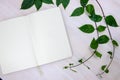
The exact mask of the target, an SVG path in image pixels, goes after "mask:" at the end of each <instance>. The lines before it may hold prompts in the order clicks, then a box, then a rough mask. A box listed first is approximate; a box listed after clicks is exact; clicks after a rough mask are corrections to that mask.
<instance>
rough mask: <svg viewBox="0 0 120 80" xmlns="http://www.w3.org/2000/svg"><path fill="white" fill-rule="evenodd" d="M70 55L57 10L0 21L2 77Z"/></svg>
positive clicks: (60, 16) (64, 30)
mask: <svg viewBox="0 0 120 80" xmlns="http://www.w3.org/2000/svg"><path fill="white" fill-rule="evenodd" d="M71 56H72V52H71V48H70V44H69V40H68V37H67V33H66V29H65V26H64V22H63V19H62V15H61V12H60V10H59V8H52V9H48V10H45V11H40V12H36V13H33V14H30V15H27V16H23V17H18V18H14V19H10V20H7V21H2V22H0V65H1V68H2V72H3V74H7V73H11V72H15V71H20V70H24V69H28V68H31V67H35V66H39V65H43V64H46V63H50V62H53V61H57V60H61V59H65V58H68V57H71Z"/></svg>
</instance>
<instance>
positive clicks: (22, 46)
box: [0, 16, 36, 74]
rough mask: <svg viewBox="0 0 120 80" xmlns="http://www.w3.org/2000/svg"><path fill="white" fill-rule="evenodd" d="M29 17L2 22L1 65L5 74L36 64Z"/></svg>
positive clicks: (0, 28)
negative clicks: (29, 30)
mask: <svg viewBox="0 0 120 80" xmlns="http://www.w3.org/2000/svg"><path fill="white" fill-rule="evenodd" d="M28 21H29V20H28V18H27V17H25V16H24V17H19V18H15V19H10V20H7V21H3V22H0V65H1V68H2V72H3V74H6V73H11V72H15V71H20V70H23V69H27V68H31V67H34V66H36V64H35V61H34V56H33V51H32V41H31V40H30V36H29V33H28V28H29V22H28Z"/></svg>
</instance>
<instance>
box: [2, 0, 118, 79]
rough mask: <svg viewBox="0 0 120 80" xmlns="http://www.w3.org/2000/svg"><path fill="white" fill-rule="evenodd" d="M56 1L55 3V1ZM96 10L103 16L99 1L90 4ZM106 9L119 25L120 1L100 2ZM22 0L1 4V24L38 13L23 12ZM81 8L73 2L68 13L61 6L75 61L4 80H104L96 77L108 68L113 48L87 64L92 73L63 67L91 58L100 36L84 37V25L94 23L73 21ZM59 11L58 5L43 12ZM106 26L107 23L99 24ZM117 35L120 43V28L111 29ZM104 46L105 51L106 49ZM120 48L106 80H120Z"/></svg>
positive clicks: (27, 71)
mask: <svg viewBox="0 0 120 80" xmlns="http://www.w3.org/2000/svg"><path fill="white" fill-rule="evenodd" d="M54 1H55V0H54ZM90 2H91V3H93V4H94V5H95V6H96V12H97V13H98V14H101V12H100V9H99V7H98V6H97V4H96V2H95V0H90ZM99 2H100V3H101V5H102V7H103V8H104V11H105V14H107V15H109V14H112V15H113V16H114V17H115V18H116V19H117V22H118V24H120V16H119V14H120V10H119V8H120V1H119V0H99ZM21 3H22V0H0V21H2V20H7V19H9V18H14V17H18V16H23V15H27V14H30V13H33V12H35V11H36V9H35V7H32V8H31V9H29V10H20V6H21ZM78 6H79V0H71V2H70V5H69V6H68V7H67V9H66V10H64V9H63V7H62V6H60V8H61V11H62V14H63V18H64V22H65V24H66V27H67V30H68V34H69V37H70V41H71V45H72V48H73V57H72V58H71V59H66V60H61V61H58V62H54V63H50V64H47V65H43V66H41V67H40V69H41V71H39V70H38V68H31V69H27V70H24V71H19V72H16V73H11V74H7V75H2V74H1V75H0V76H1V77H2V78H3V79H4V80H100V79H99V78H98V77H97V76H96V74H97V73H99V72H100V66H101V65H102V64H106V63H107V62H108V61H109V60H108V59H109V56H108V55H107V54H106V53H105V52H106V51H107V50H109V49H111V47H110V45H102V46H101V47H100V49H99V50H100V51H101V52H102V53H103V58H102V59H98V58H96V57H93V58H92V59H91V60H90V61H89V62H87V63H86V64H87V65H88V66H90V67H91V70H88V69H87V68H86V67H85V66H84V65H81V66H79V67H77V68H75V69H76V70H77V71H78V72H77V73H74V72H71V71H70V70H64V69H63V66H65V65H67V64H68V63H70V62H73V63H77V60H78V59H80V58H87V57H88V56H90V54H91V53H90V50H89V45H88V44H89V43H90V39H92V38H93V36H96V33H93V34H91V35H88V34H84V33H82V32H81V31H79V30H78V27H79V26H80V25H83V24H84V23H91V24H93V22H91V21H89V20H88V18H87V17H86V16H85V15H83V16H81V17H74V18H72V17H69V16H70V14H71V13H72V11H73V10H74V9H75V8H76V7H78ZM52 7H56V6H54V5H46V4H45V5H43V7H42V8H41V10H45V9H48V8H52ZM99 24H104V23H99ZM110 29H111V32H112V33H113V37H114V39H116V40H117V41H118V42H119V43H120V37H119V35H120V28H116V29H114V28H110ZM103 46H104V47H103ZM119 51H120V48H117V49H116V54H115V59H114V61H113V64H112V66H111V67H110V73H109V74H105V75H104V77H103V79H102V80H120V76H119V75H120V70H119V67H120V52H119Z"/></svg>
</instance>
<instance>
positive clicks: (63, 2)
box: [62, 0, 70, 9]
mask: <svg viewBox="0 0 120 80" xmlns="http://www.w3.org/2000/svg"><path fill="white" fill-rule="evenodd" d="M69 3H70V0H63V1H62V5H63V7H64V9H66V7H67V6H68V4H69Z"/></svg>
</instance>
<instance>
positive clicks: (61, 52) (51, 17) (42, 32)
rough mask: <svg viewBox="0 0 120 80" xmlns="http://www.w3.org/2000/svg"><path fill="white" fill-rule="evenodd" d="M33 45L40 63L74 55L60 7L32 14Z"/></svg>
mask: <svg viewBox="0 0 120 80" xmlns="http://www.w3.org/2000/svg"><path fill="white" fill-rule="evenodd" d="M30 16H31V19H30V20H31V23H32V24H33V25H32V27H31V30H32V32H33V33H32V36H33V45H34V50H35V56H36V61H37V62H38V65H42V64H46V63H50V62H53V61H57V60H61V59H65V58H69V57H71V56H72V52H71V48H70V44H69V39H68V36H67V32H66V29H65V25H64V22H63V19H62V15H61V12H60V9H59V8H53V9H48V10H45V11H41V12H37V13H35V14H31V15H30Z"/></svg>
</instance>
